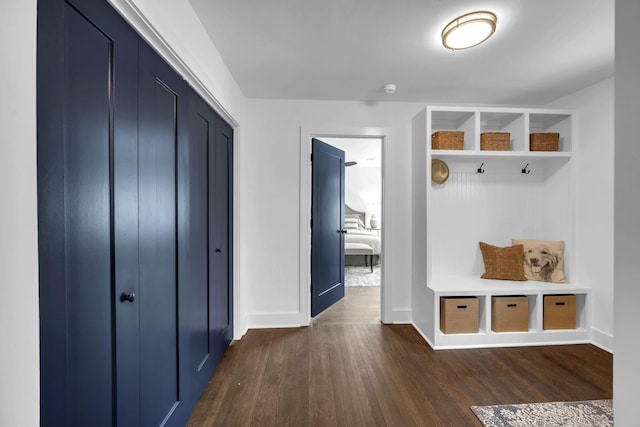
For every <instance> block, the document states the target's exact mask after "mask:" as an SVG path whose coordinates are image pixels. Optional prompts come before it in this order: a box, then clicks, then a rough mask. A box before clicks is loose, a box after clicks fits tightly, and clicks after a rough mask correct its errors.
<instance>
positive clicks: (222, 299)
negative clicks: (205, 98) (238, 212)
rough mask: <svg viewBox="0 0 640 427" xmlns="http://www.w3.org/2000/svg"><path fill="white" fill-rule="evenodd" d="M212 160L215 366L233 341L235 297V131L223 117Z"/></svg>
mask: <svg viewBox="0 0 640 427" xmlns="http://www.w3.org/2000/svg"><path fill="white" fill-rule="evenodd" d="M211 148H212V149H211V150H210V157H209V180H210V181H209V182H210V184H209V200H210V202H209V203H210V213H211V215H212V216H211V219H210V227H211V229H210V242H211V245H212V249H213V250H211V251H210V252H211V257H210V266H211V269H212V271H211V276H210V280H211V282H210V283H211V285H210V286H211V305H212V307H213V308H212V316H211V335H212V341H213V342H214V346H215V347H214V348H215V351H214V352H215V363H216V364H217V363H218V362H219V361H220V359H221V358H222V355H223V354H224V352H225V351H226V349H227V348H228V347H229V344H230V343H231V340H232V339H233V321H232V317H233V309H232V307H233V304H232V301H233V295H232V277H231V272H232V271H233V270H232V267H231V263H232V256H231V248H232V246H231V241H232V238H231V236H232V235H231V230H232V225H231V217H232V215H231V214H230V212H231V211H232V204H233V198H232V191H231V185H232V183H231V180H230V179H229V176H230V175H231V167H230V165H231V164H232V153H233V129H232V128H231V126H229V125H228V124H227V123H226V122H224V121H223V120H222V119H221V118H219V117H218V118H217V120H216V133H215V144H214V146H213V147H211Z"/></svg>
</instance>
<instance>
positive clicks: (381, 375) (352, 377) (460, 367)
mask: <svg viewBox="0 0 640 427" xmlns="http://www.w3.org/2000/svg"><path fill="white" fill-rule="evenodd" d="M353 289H362V288H353ZM365 289H366V288H365ZM357 292H358V291H356V292H353V293H351V301H350V302H349V301H348V300H347V301H343V303H344V304H342V307H341V306H339V305H336V306H334V307H332V308H331V309H330V311H328V312H325V313H323V315H321V316H318V318H317V319H314V322H313V323H312V325H311V326H309V327H304V328H296V329H263V330H250V331H249V332H247V334H246V335H245V336H244V337H243V338H242V340H240V341H238V342H235V343H234V344H233V345H232V346H231V347H230V348H229V349H228V350H227V352H226V354H225V356H224V357H223V359H222V361H221V363H220V365H219V367H218V369H217V370H216V372H215V374H214V375H213V377H212V379H211V381H210V382H209V384H208V385H207V387H206V389H205V391H204V392H203V394H202V396H201V398H200V400H199V402H198V404H197V405H196V407H195V408H194V410H193V412H192V414H191V419H190V420H189V424H188V425H189V426H250V425H251V426H481V424H480V422H479V421H478V420H477V418H476V417H475V415H474V414H473V413H472V412H471V409H470V408H469V406H471V405H494V404H507V403H530V402H550V401H562V400H590V399H605V398H606V399H610V398H611V397H612V388H613V386H612V367H613V358H612V355H611V354H609V353H607V352H605V351H603V350H600V349H598V348H597V347H594V346H592V345H568V346H547V347H519V348H497V349H477V350H440V351H434V350H432V349H431V348H430V347H429V345H428V344H427V343H426V342H425V341H424V340H423V338H422V337H421V336H420V335H419V334H418V333H417V332H416V331H415V329H414V328H413V327H412V326H410V325H383V324H381V323H379V321H375V322H373V321H371V320H370V319H369V320H367V317H366V316H365V317H364V320H363V322H361V323H358V322H357V320H354V317H355V316H356V315H355V313H352V315H353V316H352V317H349V316H346V315H345V313H344V312H343V313H342V314H339V313H340V311H344V310H345V309H347V308H348V307H351V308H352V309H353V307H358V306H361V307H364V308H365V310H364V312H366V311H367V310H366V307H370V304H368V303H364V302H362V303H358V302H357V298H356V297H355V296H354V295H355V294H356V293H357ZM361 292H364V291H361ZM364 293H365V294H366V292H364ZM348 296H349V295H348ZM378 296H379V289H378ZM363 298H365V297H363ZM347 311H348V310H347ZM376 315H377V316H378V319H379V308H378V311H377V313H376Z"/></svg>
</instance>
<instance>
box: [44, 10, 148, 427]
mask: <svg viewBox="0 0 640 427" xmlns="http://www.w3.org/2000/svg"><path fill="white" fill-rule="evenodd" d="M78 7H80V8H81V9H82V10H81V11H79V10H78ZM136 57H137V36H136V34H135V33H134V32H133V31H132V30H131V29H130V28H128V27H127V26H126V25H124V23H123V22H122V21H121V20H120V18H119V17H118V16H117V14H116V13H115V12H114V11H113V10H112V9H111V8H110V7H109V6H108V5H107V4H106V3H103V2H86V1H73V2H63V1H40V2H38V70H37V76H38V222H39V224H38V226H39V233H38V238H39V281H40V368H41V380H40V383H41V400H40V403H41V405H40V414H41V424H42V425H43V426H61V425H65V426H86V425H92V426H112V425H113V424H115V419H114V412H115V404H114V394H115V393H114V386H113V383H114V382H113V375H114V369H113V367H114V364H115V363H114V352H115V346H114V337H113V334H112V327H113V319H114V317H113V304H114V302H113V301H114V295H113V289H114V283H115V282H116V281H118V280H120V279H121V278H122V277H120V275H119V271H118V270H117V269H116V268H115V266H114V263H113V256H112V255H113V254H114V252H118V251H119V250H120V248H119V247H118V244H117V243H116V242H115V240H114V238H113V233H114V229H115V227H116V224H115V223H114V219H113V218H114V217H113V211H114V209H117V207H116V204H115V203H114V200H113V180H114V179H115V178H116V176H117V177H118V179H120V178H123V177H124V176H126V174H127V172H126V171H125V169H126V167H127V166H126V165H123V168H122V169H114V165H113V161H112V159H113V157H117V156H120V155H121V154H122V152H123V151H127V150H131V149H133V151H134V152H135V149H136V147H135V139H136V136H135V126H136V125H135V121H134V123H133V124H131V123H129V125H130V127H127V126H122V127H121V130H122V132H115V131H114V123H127V120H126V119H125V117H126V114H127V113H128V112H129V111H130V110H129V106H133V108H134V109H135V104H136V91H135V78H136V77H135V76H136V68H137V65H136V59H135V58H136ZM115 75H120V76H121V79H120V80H119V84H118V85H114V84H113V79H114V76H115ZM132 82H133V88H134V90H130V89H131V86H132ZM119 106H127V107H125V108H119ZM131 127H132V128H133V131H132V130H131ZM127 132H129V133H132V135H129V136H128V137H127V136H126V135H125V134H126V133H127ZM134 171H135V169H134ZM121 172H122V173H121ZM130 184H133V185H134V186H135V181H133V182H132V183H130ZM133 239H134V240H135V235H134V237H133ZM135 247H136V246H135V245H134V246H133V248H135ZM134 263H135V259H134Z"/></svg>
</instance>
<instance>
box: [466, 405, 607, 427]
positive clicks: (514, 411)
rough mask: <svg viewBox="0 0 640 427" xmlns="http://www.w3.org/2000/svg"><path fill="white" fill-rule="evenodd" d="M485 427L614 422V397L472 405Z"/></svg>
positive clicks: (599, 425) (601, 425)
mask: <svg viewBox="0 0 640 427" xmlns="http://www.w3.org/2000/svg"><path fill="white" fill-rule="evenodd" d="M471 410H472V411H473V412H474V413H475V414H476V416H477V417H478V418H479V419H480V421H481V422H482V424H484V425H485V426H486V427H511V426H518V427H520V426H522V427H524V426H527V427H529V426H544V427H556V426H557V427H564V426H576V427H578V426H579V427H583V426H584V427H587V426H594V427H604V426H613V401H612V400H586V401H582V402H551V403H530V404H522V405H495V406H472V407H471Z"/></svg>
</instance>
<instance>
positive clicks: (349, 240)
mask: <svg viewBox="0 0 640 427" xmlns="http://www.w3.org/2000/svg"><path fill="white" fill-rule="evenodd" d="M321 139H322V141H323V142H325V143H327V144H329V145H331V146H333V147H336V148H338V149H340V150H342V151H344V153H345V197H344V199H345V203H344V218H343V220H344V231H345V232H346V234H345V235H344V285H345V288H344V289H345V296H344V298H343V299H342V300H341V301H339V302H338V303H336V304H335V305H334V306H332V307H331V308H329V309H328V310H327V311H326V312H324V313H322V314H321V315H320V316H318V317H316V318H314V323H319V322H348V323H353V322H355V323H370V322H379V321H380V320H381V319H380V314H381V306H380V305H381V289H382V269H383V266H382V264H383V258H382V235H383V232H382V230H383V218H382V206H383V200H382V197H383V196H382V137H322V138H321Z"/></svg>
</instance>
